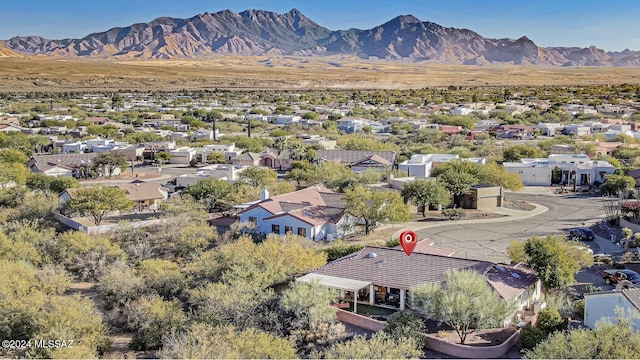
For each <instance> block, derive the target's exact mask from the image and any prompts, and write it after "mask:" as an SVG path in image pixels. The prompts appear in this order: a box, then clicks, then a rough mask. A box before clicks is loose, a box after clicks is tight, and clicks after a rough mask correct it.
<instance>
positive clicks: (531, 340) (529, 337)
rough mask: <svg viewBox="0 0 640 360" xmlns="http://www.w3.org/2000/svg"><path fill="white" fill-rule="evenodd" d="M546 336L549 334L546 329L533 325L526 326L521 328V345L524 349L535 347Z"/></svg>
mask: <svg viewBox="0 0 640 360" xmlns="http://www.w3.org/2000/svg"><path fill="white" fill-rule="evenodd" d="M546 338H547V334H545V333H544V331H542V330H540V329H538V328H536V327H533V326H531V325H528V326H525V327H523V328H522V330H520V345H521V346H522V350H530V349H533V348H535V347H536V346H537V345H538V344H540V343H541V342H542V341H544V339H546Z"/></svg>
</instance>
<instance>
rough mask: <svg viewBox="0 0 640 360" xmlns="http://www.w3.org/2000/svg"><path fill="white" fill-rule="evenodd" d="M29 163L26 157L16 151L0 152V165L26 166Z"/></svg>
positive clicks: (5, 150)
mask: <svg viewBox="0 0 640 360" xmlns="http://www.w3.org/2000/svg"><path fill="white" fill-rule="evenodd" d="M27 161H29V158H28V157H27V155H25V154H24V153H23V152H22V151H20V150H16V149H2V150H0V163H18V164H26V163H27Z"/></svg>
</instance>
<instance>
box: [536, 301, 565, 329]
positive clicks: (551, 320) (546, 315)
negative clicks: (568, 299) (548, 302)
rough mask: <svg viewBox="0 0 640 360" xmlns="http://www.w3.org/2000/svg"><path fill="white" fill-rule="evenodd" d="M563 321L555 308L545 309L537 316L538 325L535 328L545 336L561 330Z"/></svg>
mask: <svg viewBox="0 0 640 360" xmlns="http://www.w3.org/2000/svg"><path fill="white" fill-rule="evenodd" d="M563 324H564V321H563V319H562V316H560V313H559V312H558V310H557V309H556V308H552V307H547V308H545V309H544V310H542V311H540V314H538V323H537V325H536V327H537V328H538V329H540V330H542V331H543V332H544V333H546V334H550V333H552V332H554V331H557V330H561V329H562V327H563Z"/></svg>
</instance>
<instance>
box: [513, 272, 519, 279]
mask: <svg viewBox="0 0 640 360" xmlns="http://www.w3.org/2000/svg"><path fill="white" fill-rule="evenodd" d="M511 276H512V277H514V278H516V279H520V274H516V273H511Z"/></svg>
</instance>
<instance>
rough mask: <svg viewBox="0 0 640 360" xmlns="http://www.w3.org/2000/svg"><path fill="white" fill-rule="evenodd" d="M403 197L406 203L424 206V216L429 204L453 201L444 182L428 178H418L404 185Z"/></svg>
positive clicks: (442, 203)
mask: <svg viewBox="0 0 640 360" xmlns="http://www.w3.org/2000/svg"><path fill="white" fill-rule="evenodd" d="M402 197H403V198H404V201H405V203H407V202H411V203H412V204H413V205H415V206H417V207H422V217H424V216H425V212H426V211H427V210H428V209H429V206H439V205H447V204H448V203H449V202H450V201H451V196H450V194H449V191H447V188H446V187H445V185H444V184H443V183H442V182H439V181H432V180H427V179H417V180H414V181H410V182H408V183H406V184H405V185H404V189H402Z"/></svg>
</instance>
